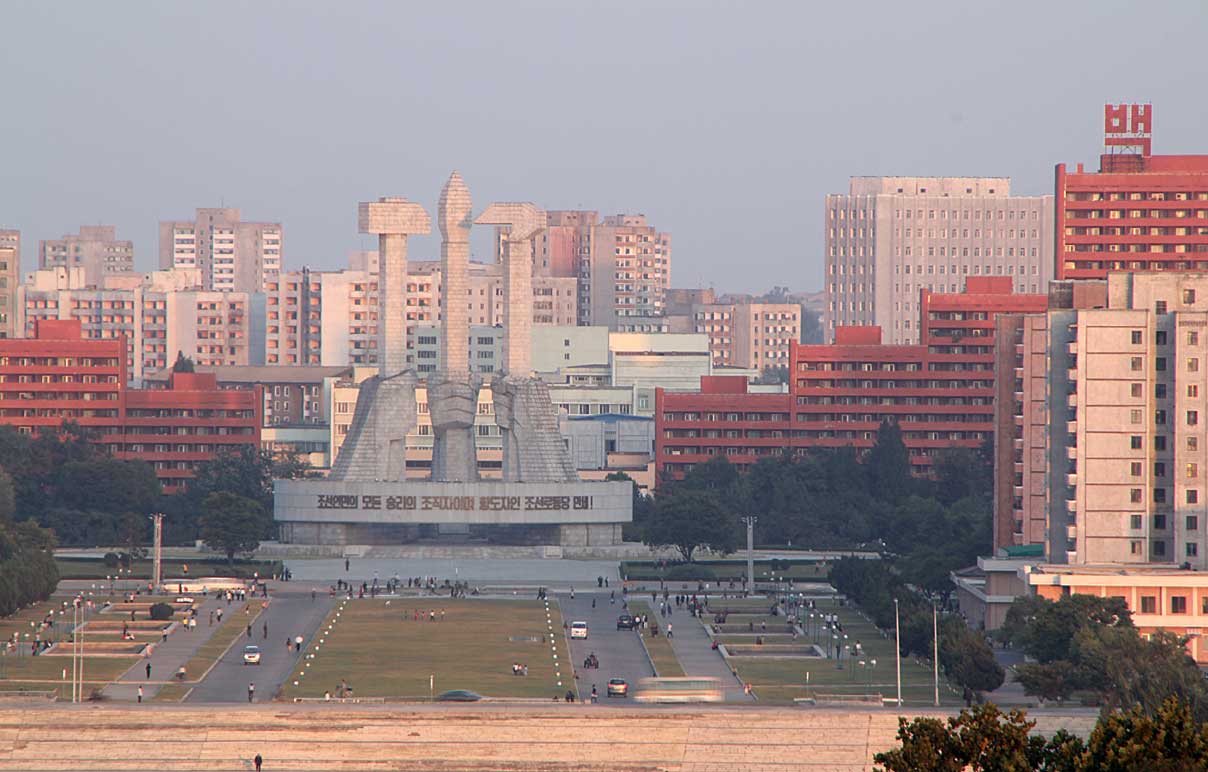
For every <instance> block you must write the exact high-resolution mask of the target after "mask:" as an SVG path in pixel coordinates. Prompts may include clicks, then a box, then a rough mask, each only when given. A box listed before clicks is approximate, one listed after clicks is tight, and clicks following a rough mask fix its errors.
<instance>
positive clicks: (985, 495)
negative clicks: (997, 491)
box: [932, 448, 994, 504]
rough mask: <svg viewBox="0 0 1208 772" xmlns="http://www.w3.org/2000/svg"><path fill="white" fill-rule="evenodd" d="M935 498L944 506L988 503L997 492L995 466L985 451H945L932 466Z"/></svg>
mask: <svg viewBox="0 0 1208 772" xmlns="http://www.w3.org/2000/svg"><path fill="white" fill-rule="evenodd" d="M932 475H933V476H934V478H935V495H936V497H937V498H939V499H940V501H942V502H943V503H944V504H952V503H954V502H956V501H959V500H960V499H964V498H973V499H978V498H981V499H985V500H986V502H987V503H988V502H989V500H990V498H991V496H992V495H993V492H994V464H993V459H992V458H987V457H986V456H985V455H984V454H983V453H982V452H981V450H975V449H973V448H945V449H943V450H941V451H940V452H939V453H938V454H936V457H935V464H934V465H933V466H932Z"/></svg>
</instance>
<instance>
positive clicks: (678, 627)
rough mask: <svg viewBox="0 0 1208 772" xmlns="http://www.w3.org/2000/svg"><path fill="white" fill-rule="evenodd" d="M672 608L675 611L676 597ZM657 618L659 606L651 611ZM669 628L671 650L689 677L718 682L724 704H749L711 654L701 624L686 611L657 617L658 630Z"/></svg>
mask: <svg viewBox="0 0 1208 772" xmlns="http://www.w3.org/2000/svg"><path fill="white" fill-rule="evenodd" d="M671 604H672V606H673V607H674V605H675V597H674V596H672V598H671ZM651 613H652V614H656V615H657V614H658V604H655V606H654V608H653V609H652V610H651ZM668 622H670V623H671V625H672V628H671V630H672V632H673V633H674V635H673V636H672V637H671V649H672V651H674V652H675V658H676V659H678V660H679V662H680V666H681V667H683V668H684V673H685V674H686V675H690V676H712V677H713V678H716V679H718V680H719V681H721V687H722V689H724V690H725V693H726V702H751V701H752V700H753V698H752V697H751V695H749V694H746V693H745V692H744V690H743V687H742V684H740V683H739V682H738V679H737V678H735V677H734V675H733V673H731V672H730V668H729V666H728V665H727V664H726V660H725V659H724V658H723V657H722V656H721V653H720V652H717V651H714V650H713V641H712V640H711V639H710V638H709V636H708V634H707V633H706V632H705V627H704V625H703V624H701V620H699V619H697V618H695V617H693V616H692V615H690V614H689V613H688V610H687V609H686V608H680V609H679V610H676V611H673V613H672V615H671V616H669V617H659V627H661V628H662V629H663V630H666V629H667V623H668Z"/></svg>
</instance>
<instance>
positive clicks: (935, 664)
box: [931, 604, 940, 708]
mask: <svg viewBox="0 0 1208 772" xmlns="http://www.w3.org/2000/svg"><path fill="white" fill-rule="evenodd" d="M931 643H932V647H933V648H932V651H933V652H934V654H935V657H934V658H933V660H932V663H931V667H932V670H931V673H932V676H933V678H934V679H935V706H936V707H937V708H938V707H939V706H940V624H939V614H938V613H937V612H936V610H935V604H932V605H931Z"/></svg>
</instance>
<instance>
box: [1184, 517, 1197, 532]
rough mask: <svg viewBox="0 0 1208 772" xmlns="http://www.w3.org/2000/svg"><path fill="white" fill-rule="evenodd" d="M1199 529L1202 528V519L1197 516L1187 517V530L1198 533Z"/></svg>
mask: <svg viewBox="0 0 1208 772" xmlns="http://www.w3.org/2000/svg"><path fill="white" fill-rule="evenodd" d="M1199 527H1200V518H1199V516H1197V515H1188V516H1187V530H1188V531H1197V530H1199Z"/></svg>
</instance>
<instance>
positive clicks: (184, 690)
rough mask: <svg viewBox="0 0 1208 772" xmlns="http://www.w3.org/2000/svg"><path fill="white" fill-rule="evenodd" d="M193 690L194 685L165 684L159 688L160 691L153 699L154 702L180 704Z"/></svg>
mask: <svg viewBox="0 0 1208 772" xmlns="http://www.w3.org/2000/svg"><path fill="white" fill-rule="evenodd" d="M192 688H193V684H188V683H185V684H179V683H177V684H165V685H163V686H161V687H159V691H158V692H156V693H155V696H154V697H152V698H151V701H152V702H180V701H181V700H183V699H184V698H185V695H186V694H188V693H189V690H190V689H192Z"/></svg>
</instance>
